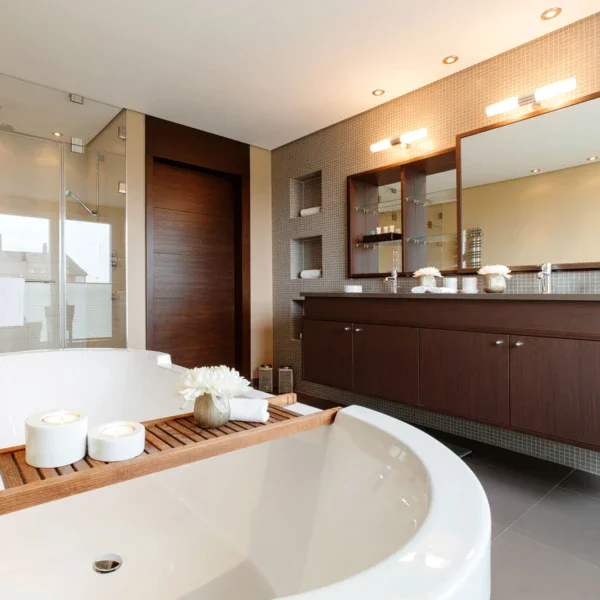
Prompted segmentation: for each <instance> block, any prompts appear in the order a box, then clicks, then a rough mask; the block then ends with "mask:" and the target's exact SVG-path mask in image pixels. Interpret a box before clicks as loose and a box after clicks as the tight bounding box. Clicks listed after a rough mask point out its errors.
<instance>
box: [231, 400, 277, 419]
mask: <svg viewBox="0 0 600 600" xmlns="http://www.w3.org/2000/svg"><path fill="white" fill-rule="evenodd" d="M229 408H230V411H231V414H230V416H229V418H230V420H231V421H243V422H244V423H266V422H267V421H268V420H269V403H268V402H267V400H258V399H255V398H233V399H232V400H230V401H229Z"/></svg>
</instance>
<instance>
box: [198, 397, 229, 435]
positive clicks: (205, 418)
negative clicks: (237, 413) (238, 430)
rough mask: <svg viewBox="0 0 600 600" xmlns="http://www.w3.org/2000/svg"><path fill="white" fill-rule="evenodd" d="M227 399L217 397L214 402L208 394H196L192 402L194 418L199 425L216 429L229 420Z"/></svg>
mask: <svg viewBox="0 0 600 600" xmlns="http://www.w3.org/2000/svg"><path fill="white" fill-rule="evenodd" d="M230 414H231V412H230V409H229V400H227V399H225V398H219V399H218V400H217V401H216V402H215V400H214V399H213V397H212V396H211V395H210V394H203V395H202V396H198V398H196V401H195V402H194V420H195V421H196V423H198V425H199V426H200V427H206V428H207V429H216V428H217V427H222V426H223V425H225V423H227V421H229V415H230Z"/></svg>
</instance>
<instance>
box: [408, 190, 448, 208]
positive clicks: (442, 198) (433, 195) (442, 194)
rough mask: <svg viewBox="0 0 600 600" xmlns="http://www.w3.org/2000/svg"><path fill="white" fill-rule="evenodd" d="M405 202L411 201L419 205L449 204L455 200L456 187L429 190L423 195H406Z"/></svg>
mask: <svg viewBox="0 0 600 600" xmlns="http://www.w3.org/2000/svg"><path fill="white" fill-rule="evenodd" d="M404 200H406V202H412V203H413V204H418V205H419V206H434V205H436V204H451V203H452V202H456V188H451V189H448V190H440V191H439V192H430V193H429V194H425V195H424V196H406V198H404Z"/></svg>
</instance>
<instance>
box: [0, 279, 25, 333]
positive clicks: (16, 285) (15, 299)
mask: <svg viewBox="0 0 600 600" xmlns="http://www.w3.org/2000/svg"><path fill="white" fill-rule="evenodd" d="M24 324H25V279H23V277H0V327H23V325H24Z"/></svg>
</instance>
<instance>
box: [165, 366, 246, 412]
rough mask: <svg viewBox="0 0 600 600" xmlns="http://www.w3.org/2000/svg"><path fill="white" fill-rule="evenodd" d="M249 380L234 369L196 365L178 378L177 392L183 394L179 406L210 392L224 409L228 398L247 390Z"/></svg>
mask: <svg viewBox="0 0 600 600" xmlns="http://www.w3.org/2000/svg"><path fill="white" fill-rule="evenodd" d="M249 386H250V382H249V381H248V380H247V379H244V378H243V377H242V376H241V375H240V374H239V373H238V372H237V371H236V370H235V369H230V368H229V367H225V366H223V365H221V366H220V367H199V368H198V367H196V368H195V369H188V370H187V371H186V372H185V373H183V375H182V376H181V378H180V380H179V386H178V390H177V393H178V394H179V395H180V396H183V404H182V405H181V408H182V409H183V408H185V407H186V406H187V405H188V404H190V403H192V402H194V401H195V400H196V398H198V397H199V396H202V395H204V394H210V395H211V396H212V398H213V400H214V401H215V403H216V404H217V406H218V407H219V408H222V409H226V408H227V403H228V402H229V400H231V399H232V398H234V397H235V396H238V395H239V394H241V393H243V392H244V391H246V390H247V388H248V387H249Z"/></svg>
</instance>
